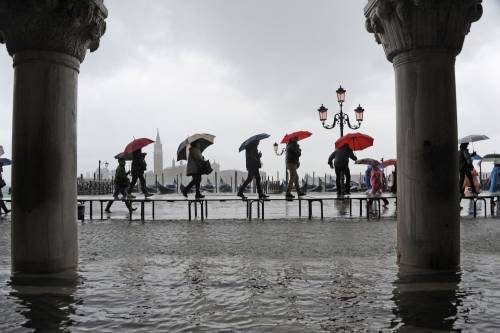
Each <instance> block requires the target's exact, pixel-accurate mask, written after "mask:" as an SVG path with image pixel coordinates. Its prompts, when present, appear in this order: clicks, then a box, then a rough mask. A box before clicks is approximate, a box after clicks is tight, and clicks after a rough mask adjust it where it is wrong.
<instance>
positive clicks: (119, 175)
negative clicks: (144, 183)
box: [115, 165, 129, 187]
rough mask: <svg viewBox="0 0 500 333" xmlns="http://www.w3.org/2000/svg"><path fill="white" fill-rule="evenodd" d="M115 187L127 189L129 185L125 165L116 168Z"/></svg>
mask: <svg viewBox="0 0 500 333" xmlns="http://www.w3.org/2000/svg"><path fill="white" fill-rule="evenodd" d="M115 185H116V186H118V187H127V186H128V185H129V179H128V177H127V172H126V171H125V166H124V165H118V167H117V168H116V172H115Z"/></svg>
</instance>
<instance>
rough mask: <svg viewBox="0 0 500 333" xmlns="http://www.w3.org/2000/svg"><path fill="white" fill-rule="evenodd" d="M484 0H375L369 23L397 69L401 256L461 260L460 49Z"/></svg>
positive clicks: (427, 264) (429, 262)
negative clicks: (457, 90)
mask: <svg viewBox="0 0 500 333" xmlns="http://www.w3.org/2000/svg"><path fill="white" fill-rule="evenodd" d="M481 15H482V6H481V0H440V1H435V0H370V1H369V3H368V5H367V6H366V7H365V16H366V18H367V19H366V28H367V30H368V31H369V32H371V33H373V34H374V35H375V40H376V41H377V42H378V43H379V44H382V46H383V47H384V51H385V54H386V56H387V59H388V60H389V61H390V62H392V63H393V65H394V71H395V74H396V127H397V159H398V172H397V177H398V232H397V234H398V246H397V251H398V262H399V263H400V264H402V265H409V266H414V267H420V268H431V269H448V268H454V267H457V266H458V265H459V264H460V212H459V193H458V158H457V151H458V146H457V111H456V96H455V57H456V56H457V55H458V54H459V53H460V51H461V49H462V45H463V42H464V39H465V36H466V35H467V33H468V32H469V29H470V27H471V23H472V22H475V21H477V20H479V18H480V17H481Z"/></svg>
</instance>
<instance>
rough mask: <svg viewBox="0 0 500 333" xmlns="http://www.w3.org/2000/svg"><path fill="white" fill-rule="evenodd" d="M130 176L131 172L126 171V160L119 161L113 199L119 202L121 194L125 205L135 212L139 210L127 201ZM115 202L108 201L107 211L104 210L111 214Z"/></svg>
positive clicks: (120, 159)
mask: <svg viewBox="0 0 500 333" xmlns="http://www.w3.org/2000/svg"><path fill="white" fill-rule="evenodd" d="M128 174H129V172H126V171H125V160H124V159H122V158H119V159H118V167H117V168H116V171H115V180H114V182H115V192H114V194H113V197H114V199H115V200H118V196H119V195H120V194H121V195H122V200H124V201H125V205H126V206H127V208H128V210H129V211H134V210H136V209H137V208H132V204H131V203H130V201H127V200H126V199H128V198H129V196H130V195H129V194H128V191H127V189H128V187H129V183H130V181H129V179H128V177H127V176H128ZM113 203H114V200H110V201H108V204H107V205H106V209H105V210H104V211H105V212H106V213H111V210H110V209H111V206H112V205H113Z"/></svg>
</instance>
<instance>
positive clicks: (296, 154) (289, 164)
mask: <svg viewBox="0 0 500 333" xmlns="http://www.w3.org/2000/svg"><path fill="white" fill-rule="evenodd" d="M300 155H302V151H301V149H300V146H299V144H298V138H292V139H291V140H290V141H288V144H287V145H286V168H287V170H288V173H289V177H288V178H289V179H288V187H287V189H286V198H287V199H293V198H295V197H294V196H293V194H292V188H294V187H295V189H296V190H297V195H298V196H303V195H305V193H304V192H302V191H301V190H300V187H299V186H300V185H299V175H298V174H297V169H298V168H299V167H300V161H299V160H300Z"/></svg>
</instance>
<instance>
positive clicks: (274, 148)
mask: <svg viewBox="0 0 500 333" xmlns="http://www.w3.org/2000/svg"><path fill="white" fill-rule="evenodd" d="M273 150H274V153H275V154H276V156H281V155H283V154H284V153H285V152H286V147H284V148H282V149H281V151H280V152H278V150H279V145H278V143H277V142H275V143H274V144H273ZM277 180H278V183H279V181H280V180H279V178H278V179H277ZM285 180H286V183H287V184H288V172H287V170H286V159H285Z"/></svg>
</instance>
